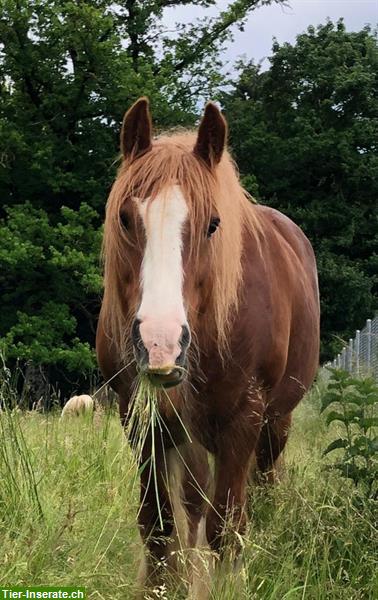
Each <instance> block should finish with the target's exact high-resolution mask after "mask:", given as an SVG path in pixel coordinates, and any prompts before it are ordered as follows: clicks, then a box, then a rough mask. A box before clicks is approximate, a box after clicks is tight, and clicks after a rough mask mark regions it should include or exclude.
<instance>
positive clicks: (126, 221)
mask: <svg viewBox="0 0 378 600" xmlns="http://www.w3.org/2000/svg"><path fill="white" fill-rule="evenodd" d="M119 218H120V220H121V223H122V227H123V228H124V229H128V227H129V218H128V216H127V215H126V214H125V213H120V215H119Z"/></svg>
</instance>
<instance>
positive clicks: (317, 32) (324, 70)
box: [223, 21, 378, 358]
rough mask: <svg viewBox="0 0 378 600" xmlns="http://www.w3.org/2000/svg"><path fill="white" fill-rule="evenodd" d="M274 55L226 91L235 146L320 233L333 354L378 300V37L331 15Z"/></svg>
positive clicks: (328, 350)
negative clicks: (264, 67)
mask: <svg viewBox="0 0 378 600" xmlns="http://www.w3.org/2000/svg"><path fill="white" fill-rule="evenodd" d="M269 60H270V68H269V69H268V70H267V71H265V72H262V71H261V68H260V67H259V66H255V65H254V64H253V63H248V64H243V65H240V69H241V70H240V76H239V79H238V81H237V82H236V84H235V88H234V89H233V90H232V91H231V92H230V93H228V94H225V95H224V96H223V102H224V105H225V107H226V113H227V117H228V120H229V123H230V134H231V145H232V148H233V151H234V154H235V157H236V160H237V162H238V164H239V167H240V169H241V172H242V175H244V182H245V185H246V186H247V188H249V191H250V192H251V193H252V194H255V195H256V196H257V197H258V198H260V199H261V200H262V201H263V202H265V203H267V204H270V205H271V206H273V207H275V208H278V209H279V210H282V211H283V212H285V213H286V214H287V215H289V216H290V217H292V218H293V219H294V220H295V221H296V222H297V223H298V224H299V225H300V226H301V227H302V228H303V229H304V231H305V232H306V234H307V235H308V236H309V238H310V240H311V241H312V244H313V246H314V248H315V252H316V255H317V258H318V267H319V277H320V295H321V304H322V341H323V346H322V348H323V351H322V355H323V358H328V357H332V356H333V353H334V352H335V351H336V350H338V348H339V345H340V337H341V336H343V337H345V336H346V337H349V335H350V334H351V333H352V331H353V330H354V329H356V328H359V327H361V325H362V323H363V322H364V320H365V319H366V318H367V317H369V316H371V314H372V313H373V311H374V309H376V308H377V307H378V306H377V294H376V292H377V281H378V277H377V262H378V261H377V253H378V246H377V242H378V237H377V236H378V228H377V210H376V209H377V196H378V177H377V176H378V156H377V114H378V112H377V111H378V101H377V72H378V71H377V67H378V51H377V46H376V37H375V36H374V35H373V34H372V33H371V31H370V29H369V28H365V29H364V30H362V31H360V32H356V33H354V32H347V31H346V30H345V26H344V24H343V22H342V21H339V22H338V23H337V25H334V24H333V23H331V22H328V23H327V24H326V25H323V26H319V27H318V28H317V29H315V28H314V27H309V28H308V30H307V33H304V34H302V35H299V36H298V37H297V41H296V44H294V45H292V44H288V43H286V44H283V45H282V46H280V45H279V44H278V43H277V42H275V43H274V45H273V55H272V57H271V58H270V59H269Z"/></svg>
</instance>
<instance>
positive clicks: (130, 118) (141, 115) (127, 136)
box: [121, 97, 152, 158]
mask: <svg viewBox="0 0 378 600" xmlns="http://www.w3.org/2000/svg"><path fill="white" fill-rule="evenodd" d="M151 145H152V123H151V115H150V110H149V103H148V98H145V97H142V98H139V100H137V101H136V102H135V103H134V104H133V105H132V107H131V108H129V110H128V111H127V113H126V114H125V116H124V119H123V124H122V130H121V150H122V154H123V156H124V158H130V157H131V158H136V157H137V156H140V155H141V154H144V153H145V152H147V150H150V148H151Z"/></svg>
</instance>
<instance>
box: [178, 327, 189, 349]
mask: <svg viewBox="0 0 378 600" xmlns="http://www.w3.org/2000/svg"><path fill="white" fill-rule="evenodd" d="M180 344H181V347H186V346H189V344H190V330H189V327H188V326H187V325H183V326H182V333H181V338H180Z"/></svg>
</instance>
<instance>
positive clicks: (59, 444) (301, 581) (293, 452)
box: [0, 389, 378, 600]
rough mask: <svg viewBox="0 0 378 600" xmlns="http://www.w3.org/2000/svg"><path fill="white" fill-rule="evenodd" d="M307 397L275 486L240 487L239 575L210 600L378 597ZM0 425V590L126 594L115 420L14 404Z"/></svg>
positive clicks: (130, 491)
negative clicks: (245, 507) (245, 506)
mask: <svg viewBox="0 0 378 600" xmlns="http://www.w3.org/2000/svg"><path fill="white" fill-rule="evenodd" d="M318 395H319V394H318V391H317V389H315V390H314V391H313V392H312V394H311V395H309V397H308V398H307V399H305V401H304V402H303V403H302V404H301V406H300V407H298V409H297V410H296V412H295V417H294V425H293V429H292V434H291V438H290V442H289V444H288V448H287V451H286V473H285V476H284V479H283V481H282V482H281V483H280V484H278V485H276V486H275V487H270V488H264V487H259V488H258V487H256V488H255V489H253V490H252V491H251V499H250V502H251V509H252V514H253V519H252V522H251V524H250V529H249V532H248V535H247V536H246V538H245V540H244V552H243V566H242V570H241V573H240V575H239V579H238V582H237V583H236V582H235V580H234V578H233V576H228V577H224V578H223V580H222V582H220V583H218V589H217V591H216V592H214V593H213V598H230V599H231V598H237V599H238V598H248V599H254V598H256V599H272V600H273V599H275V600H276V599H279V600H283V599H289V598H290V599H300V598H308V599H325V598H332V599H345V600H352V599H357V598H361V599H368V598H371V599H373V598H378V587H377V578H376V572H377V561H376V559H377V554H378V544H377V543H378V536H377V531H376V530H375V529H374V515H373V509H372V505H371V503H370V504H369V503H368V502H364V501H362V500H361V499H359V497H358V496H357V492H356V490H355V489H354V487H353V485H352V484H351V483H350V482H349V481H347V480H344V479H341V478H339V477H338V476H337V475H335V474H334V473H333V472H329V471H327V470H325V469H324V465H325V463H326V459H324V458H322V451H323V450H324V448H325V447H326V446H327V443H328V442H329V441H330V439H332V430H331V431H329V430H326V428H325V425H324V421H323V419H322V418H321V417H320V415H319V408H318V404H319V398H318ZM0 422H1V445H0V448H1V451H0V461H1V462H0V584H1V585H0V587H3V586H4V585H8V586H9V585H13V586H16V585H38V584H40V585H67V586H68V585H82V586H86V587H87V590H88V593H89V594H88V595H89V597H90V598H106V599H114V598H116V599H118V598H119V599H127V598H132V597H133V590H134V588H133V584H134V581H135V578H136V571H137V563H138V559H139V556H140V542H139V535H138V531H137V528H136V517H135V515H136V511H137V498H138V491H137V483H136V474H135V468H134V467H133V462H132V458H131V455H130V451H129V449H128V446H127V443H126V441H125V440H124V436H123V433H122V430H121V427H120V425H119V422H118V417H117V415H116V414H115V413H114V412H108V413H101V414H97V415H96V416H95V417H94V419H93V421H92V419H90V418H86V417H80V418H75V419H69V420H65V421H61V420H60V419H59V414H58V413H49V414H45V415H43V414H38V413H20V412H15V411H14V412H13V413H4V412H3V413H2V414H1V415H0ZM151 597H152V596H151ZM153 597H158V596H153ZM159 597H161V598H184V597H185V594H184V590H183V589H181V590H180V589H179V590H176V591H175V592H172V591H168V592H161V594H160V596H159Z"/></svg>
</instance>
